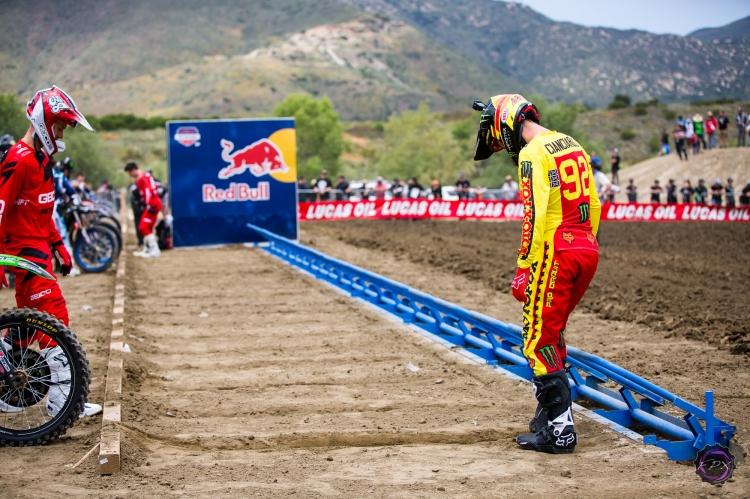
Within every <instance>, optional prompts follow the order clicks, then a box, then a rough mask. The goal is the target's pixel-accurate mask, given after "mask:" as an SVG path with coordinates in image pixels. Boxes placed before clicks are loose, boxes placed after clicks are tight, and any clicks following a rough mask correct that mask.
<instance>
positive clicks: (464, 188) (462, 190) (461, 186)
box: [456, 173, 471, 199]
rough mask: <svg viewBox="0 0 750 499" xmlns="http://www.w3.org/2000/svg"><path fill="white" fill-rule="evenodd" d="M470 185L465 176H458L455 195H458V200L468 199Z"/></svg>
mask: <svg viewBox="0 0 750 499" xmlns="http://www.w3.org/2000/svg"><path fill="white" fill-rule="evenodd" d="M470 186H471V184H470V183H469V179H467V178H466V175H464V174H463V173H461V174H459V175H458V180H456V194H458V199H469V187H470Z"/></svg>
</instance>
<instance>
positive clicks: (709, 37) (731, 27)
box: [688, 16, 750, 41]
mask: <svg viewBox="0 0 750 499" xmlns="http://www.w3.org/2000/svg"><path fill="white" fill-rule="evenodd" d="M688 36H689V37H691V38H697V39H698V40H704V41H713V40H724V39H727V38H738V37H743V36H746V37H750V16H747V17H745V18H742V19H740V20H739V21H735V22H733V23H729V24H727V25H725V26H720V27H718V28H703V29H699V30H697V31H693V32H692V33H690V34H689V35H688Z"/></svg>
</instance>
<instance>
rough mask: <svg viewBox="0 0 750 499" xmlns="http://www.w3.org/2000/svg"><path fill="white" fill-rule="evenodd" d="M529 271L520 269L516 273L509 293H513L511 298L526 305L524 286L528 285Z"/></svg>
mask: <svg viewBox="0 0 750 499" xmlns="http://www.w3.org/2000/svg"><path fill="white" fill-rule="evenodd" d="M530 273H531V269H530V268H529V269H521V268H519V269H518V270H517V271H516V277H515V278H514V279H513V283H512V284H511V285H510V287H511V291H512V292H513V298H515V299H516V300H518V301H520V302H521V303H526V285H527V284H528V283H529V274H530Z"/></svg>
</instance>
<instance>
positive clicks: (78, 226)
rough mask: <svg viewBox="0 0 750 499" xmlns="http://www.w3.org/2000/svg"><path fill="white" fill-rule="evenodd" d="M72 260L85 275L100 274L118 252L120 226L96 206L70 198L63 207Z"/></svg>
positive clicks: (120, 242) (120, 246) (120, 234)
mask: <svg viewBox="0 0 750 499" xmlns="http://www.w3.org/2000/svg"><path fill="white" fill-rule="evenodd" d="M64 218H65V223H66V225H67V226H68V238H69V240H70V244H71V247H72V248H73V255H72V256H73V258H75V261H76V263H77V264H78V266H79V267H80V268H81V269H82V270H84V271H86V272H103V271H104V270H106V269H107V268H109V266H110V265H112V263H114V261H115V260H116V259H117V256H118V255H119V254H120V251H121V250H122V233H121V231H120V224H119V222H118V221H117V220H115V219H114V217H112V216H111V215H110V214H109V213H108V212H106V211H104V210H102V209H99V208H98V207H97V206H96V205H94V204H92V203H90V202H86V201H83V202H81V200H80V199H78V198H76V197H73V199H72V200H71V202H69V203H68V205H67V206H66V208H65V217H64Z"/></svg>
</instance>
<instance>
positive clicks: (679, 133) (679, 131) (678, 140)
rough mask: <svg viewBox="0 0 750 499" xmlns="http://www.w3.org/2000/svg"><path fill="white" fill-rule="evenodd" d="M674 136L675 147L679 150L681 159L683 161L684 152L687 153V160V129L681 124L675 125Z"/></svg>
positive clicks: (686, 154)
mask: <svg viewBox="0 0 750 499" xmlns="http://www.w3.org/2000/svg"><path fill="white" fill-rule="evenodd" d="M672 137H673V138H674V148H675V151H677V155H678V156H679V158H680V161H682V155H683V154H684V155H685V161H687V159H688V153H687V149H685V130H683V128H682V127H681V126H680V125H675V126H674V131H673V132H672Z"/></svg>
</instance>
